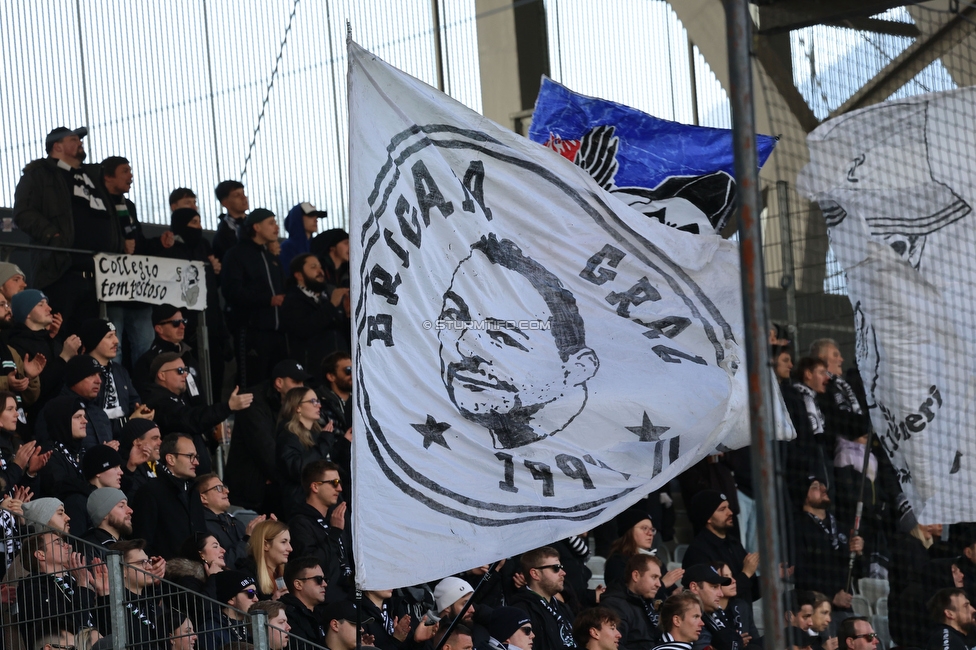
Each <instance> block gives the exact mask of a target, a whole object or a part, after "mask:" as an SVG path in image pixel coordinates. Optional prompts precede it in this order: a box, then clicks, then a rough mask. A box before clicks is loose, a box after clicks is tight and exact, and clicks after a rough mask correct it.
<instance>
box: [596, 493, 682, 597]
mask: <svg viewBox="0 0 976 650" xmlns="http://www.w3.org/2000/svg"><path fill="white" fill-rule="evenodd" d="M614 521H615V522H616V524H617V535H618V537H617V540H616V541H614V543H613V544H612V545H611V546H610V554H609V555H608V556H607V563H606V565H605V566H604V568H603V577H604V579H605V580H606V583H607V586H608V587H611V586H615V585H616V586H623V585H624V582H626V580H627V579H628V578H629V577H630V576H628V575H626V571H625V569H626V566H627V562H628V561H629V560H630V558H632V557H633V556H634V555H637V554H639V553H646V554H649V555H654V553H655V552H654V535H655V534H656V533H657V529H656V528H655V526H654V522H653V521H652V520H651V516H650V515H649V514H647V513H646V512H644V511H643V510H638V509H637V508H630V509H628V510H624V511H623V512H621V513H620V514H619V515H617V516H616V518H615V519H614ZM682 574H683V572H682V571H681V570H674V571H669V572H667V573H666V574H664V576H663V577H662V579H661V585H662V587H661V593H660V597H661V598H667V596H670V595H671V592H672V591H674V586H675V584H677V582H678V581H679V580H681V576H682Z"/></svg>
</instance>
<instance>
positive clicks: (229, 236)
mask: <svg viewBox="0 0 976 650" xmlns="http://www.w3.org/2000/svg"><path fill="white" fill-rule="evenodd" d="M228 219H231V216H230V215H228V214H222V215H220V223H218V224H217V232H215V233H214V237H213V241H212V242H211V244H210V247H211V248H212V249H213V254H214V256H215V257H216V258H217V259H218V260H220V261H221V262H223V260H224V255H226V254H227V251H229V250H230V249H232V248H233V247H234V246H236V245H237V242H239V241H240V239H239V238H238V237H237V231H238V230H239V229H241V228H243V227H244V219H243V218H241V219H232V221H234V222H235V223H236V224H237V229H234V228H231V227H230V226H229V225H228V224H227V220H228Z"/></svg>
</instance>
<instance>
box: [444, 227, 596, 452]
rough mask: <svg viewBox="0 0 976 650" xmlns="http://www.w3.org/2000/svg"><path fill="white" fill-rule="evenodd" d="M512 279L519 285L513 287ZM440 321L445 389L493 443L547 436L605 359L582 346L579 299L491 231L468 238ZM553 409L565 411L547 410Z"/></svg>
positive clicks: (581, 397) (571, 414) (567, 418)
mask: <svg viewBox="0 0 976 650" xmlns="http://www.w3.org/2000/svg"><path fill="white" fill-rule="evenodd" d="M509 287H517V288H518V291H516V292H514V294H515V295H511V293H510V292H509V291H508V290H507V288H509ZM439 321H440V323H441V325H442V328H441V329H439V330H438V341H439V343H440V359H441V378H442V379H443V381H444V386H445V388H446V389H447V392H448V396H449V397H450V399H451V402H453V403H454V405H455V406H456V407H457V409H458V412H459V413H460V414H461V415H462V416H464V417H465V418H466V419H468V420H470V421H472V422H475V423H477V424H480V425H481V426H483V427H485V428H486V429H488V431H489V432H490V434H491V437H492V443H493V445H494V447H495V448H501V449H510V448H513V447H520V446H522V445H526V444H529V443H532V442H535V441H537V440H541V439H542V438H545V437H547V436H549V435H552V434H554V433H556V432H558V431H560V430H561V429H563V428H565V426H566V425H567V424H569V422H571V421H572V420H573V418H575V417H576V415H578V414H579V413H580V411H582V410H583V407H584V406H585V404H586V382H587V380H589V379H590V378H592V377H593V376H594V375H595V374H596V372H597V369H598V368H599V359H598V358H597V355H596V353H595V352H594V351H593V350H591V349H590V348H588V347H586V339H585V329H584V323H583V319H582V318H581V317H580V314H579V310H578V309H577V306H576V300H575V298H574V297H573V294H572V293H571V292H570V291H568V290H567V289H566V288H565V287H564V286H563V283H562V282H560V280H559V279H558V278H557V277H556V276H555V275H553V274H552V273H551V272H549V271H548V270H547V269H545V268H544V267H543V266H542V265H540V264H539V263H538V262H536V261H534V260H532V259H530V258H528V257H526V256H524V255H523V254H522V251H521V250H520V249H519V248H518V246H516V245H515V244H514V243H513V242H511V241H509V240H507V239H502V240H501V241H499V240H498V239H497V238H496V237H495V236H494V235H489V236H487V237H482V238H481V240H480V241H478V242H477V243H475V244H474V245H473V246H472V247H471V254H470V255H469V256H468V257H466V258H465V259H463V260H462V261H461V263H460V264H459V265H458V267H457V269H456V270H455V272H454V275H453V277H452V280H451V285H450V287H449V288H448V290H447V291H446V292H445V293H444V303H443V306H442V308H441V314H440V319H439ZM526 368H531V369H532V370H531V371H529V372H527V371H526ZM550 407H552V408H550ZM547 409H549V411H548V413H552V412H555V411H558V413H559V415H558V416H556V417H546V416H547Z"/></svg>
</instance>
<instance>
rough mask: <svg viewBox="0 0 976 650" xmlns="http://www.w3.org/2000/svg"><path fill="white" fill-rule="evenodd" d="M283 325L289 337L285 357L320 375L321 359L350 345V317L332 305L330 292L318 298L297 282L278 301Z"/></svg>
mask: <svg viewBox="0 0 976 650" xmlns="http://www.w3.org/2000/svg"><path fill="white" fill-rule="evenodd" d="M281 317H282V320H283V323H284V325H283V329H284V332H285V334H286V335H287V337H288V357H289V358H290V359H294V360H296V361H298V362H299V363H301V364H302V365H304V366H305V368H306V369H307V370H308V371H309V372H310V373H312V374H313V375H315V376H316V377H319V378H321V379H324V377H323V376H322V369H321V365H322V359H324V358H325V357H326V356H328V355H330V354H332V353H333V352H335V351H336V350H348V349H349V318H348V317H347V316H346V314H345V312H344V311H343V310H342V308H341V307H334V306H333V305H332V302H331V301H330V300H329V296H328V295H326V294H322V297H321V298H320V299H319V301H318V302H315V299H314V298H311V297H310V296H308V295H307V294H306V293H305V292H304V291H302V290H301V289H300V288H299V287H298V286H294V287H291V288H290V289H288V291H287V292H286V293H285V302H284V303H283V304H282V305H281Z"/></svg>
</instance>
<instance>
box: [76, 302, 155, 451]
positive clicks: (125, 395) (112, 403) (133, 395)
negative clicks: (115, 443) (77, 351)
mask: <svg viewBox="0 0 976 650" xmlns="http://www.w3.org/2000/svg"><path fill="white" fill-rule="evenodd" d="M78 336H79V337H80V338H81V344H82V346H83V347H84V349H85V354H86V355H87V356H89V357H91V358H92V359H94V360H95V361H97V362H98V368H99V371H100V372H101V379H102V382H101V386H99V390H98V395H97V396H96V398H95V404H94V405H93V406H92V405H90V406H89V411H94V409H95V408H97V409H98V410H100V411H102V412H103V413H104V414H105V418H106V419H108V422H109V425H110V426H111V430H112V438H111V439H113V440H118V438H119V436H120V435H121V433H122V427H123V426H125V423H126V422H127V421H128V420H130V419H138V418H145V419H148V420H151V419H152V418H153V412H152V410H151V409H149V408H148V407H146V406H144V405H143V404H142V403H141V400H140V398H139V393H137V392H136V389H135V388H134V386H133V383H132V379H131V378H130V377H129V371H128V370H126V369H125V368H124V367H123V366H122V364H120V363H119V362H118V361H116V360H115V358H116V357H117V356H118V353H119V337H118V334H116V331H115V325H113V324H112V323H111V321H107V320H102V319H101V318H92V319H90V320H87V321H85V322H84V323H82V325H81V330H79V332H78ZM66 385H67V382H66ZM98 419H102V417H101V415H99V416H98ZM100 442H105V441H104V440H102V441H100Z"/></svg>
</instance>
